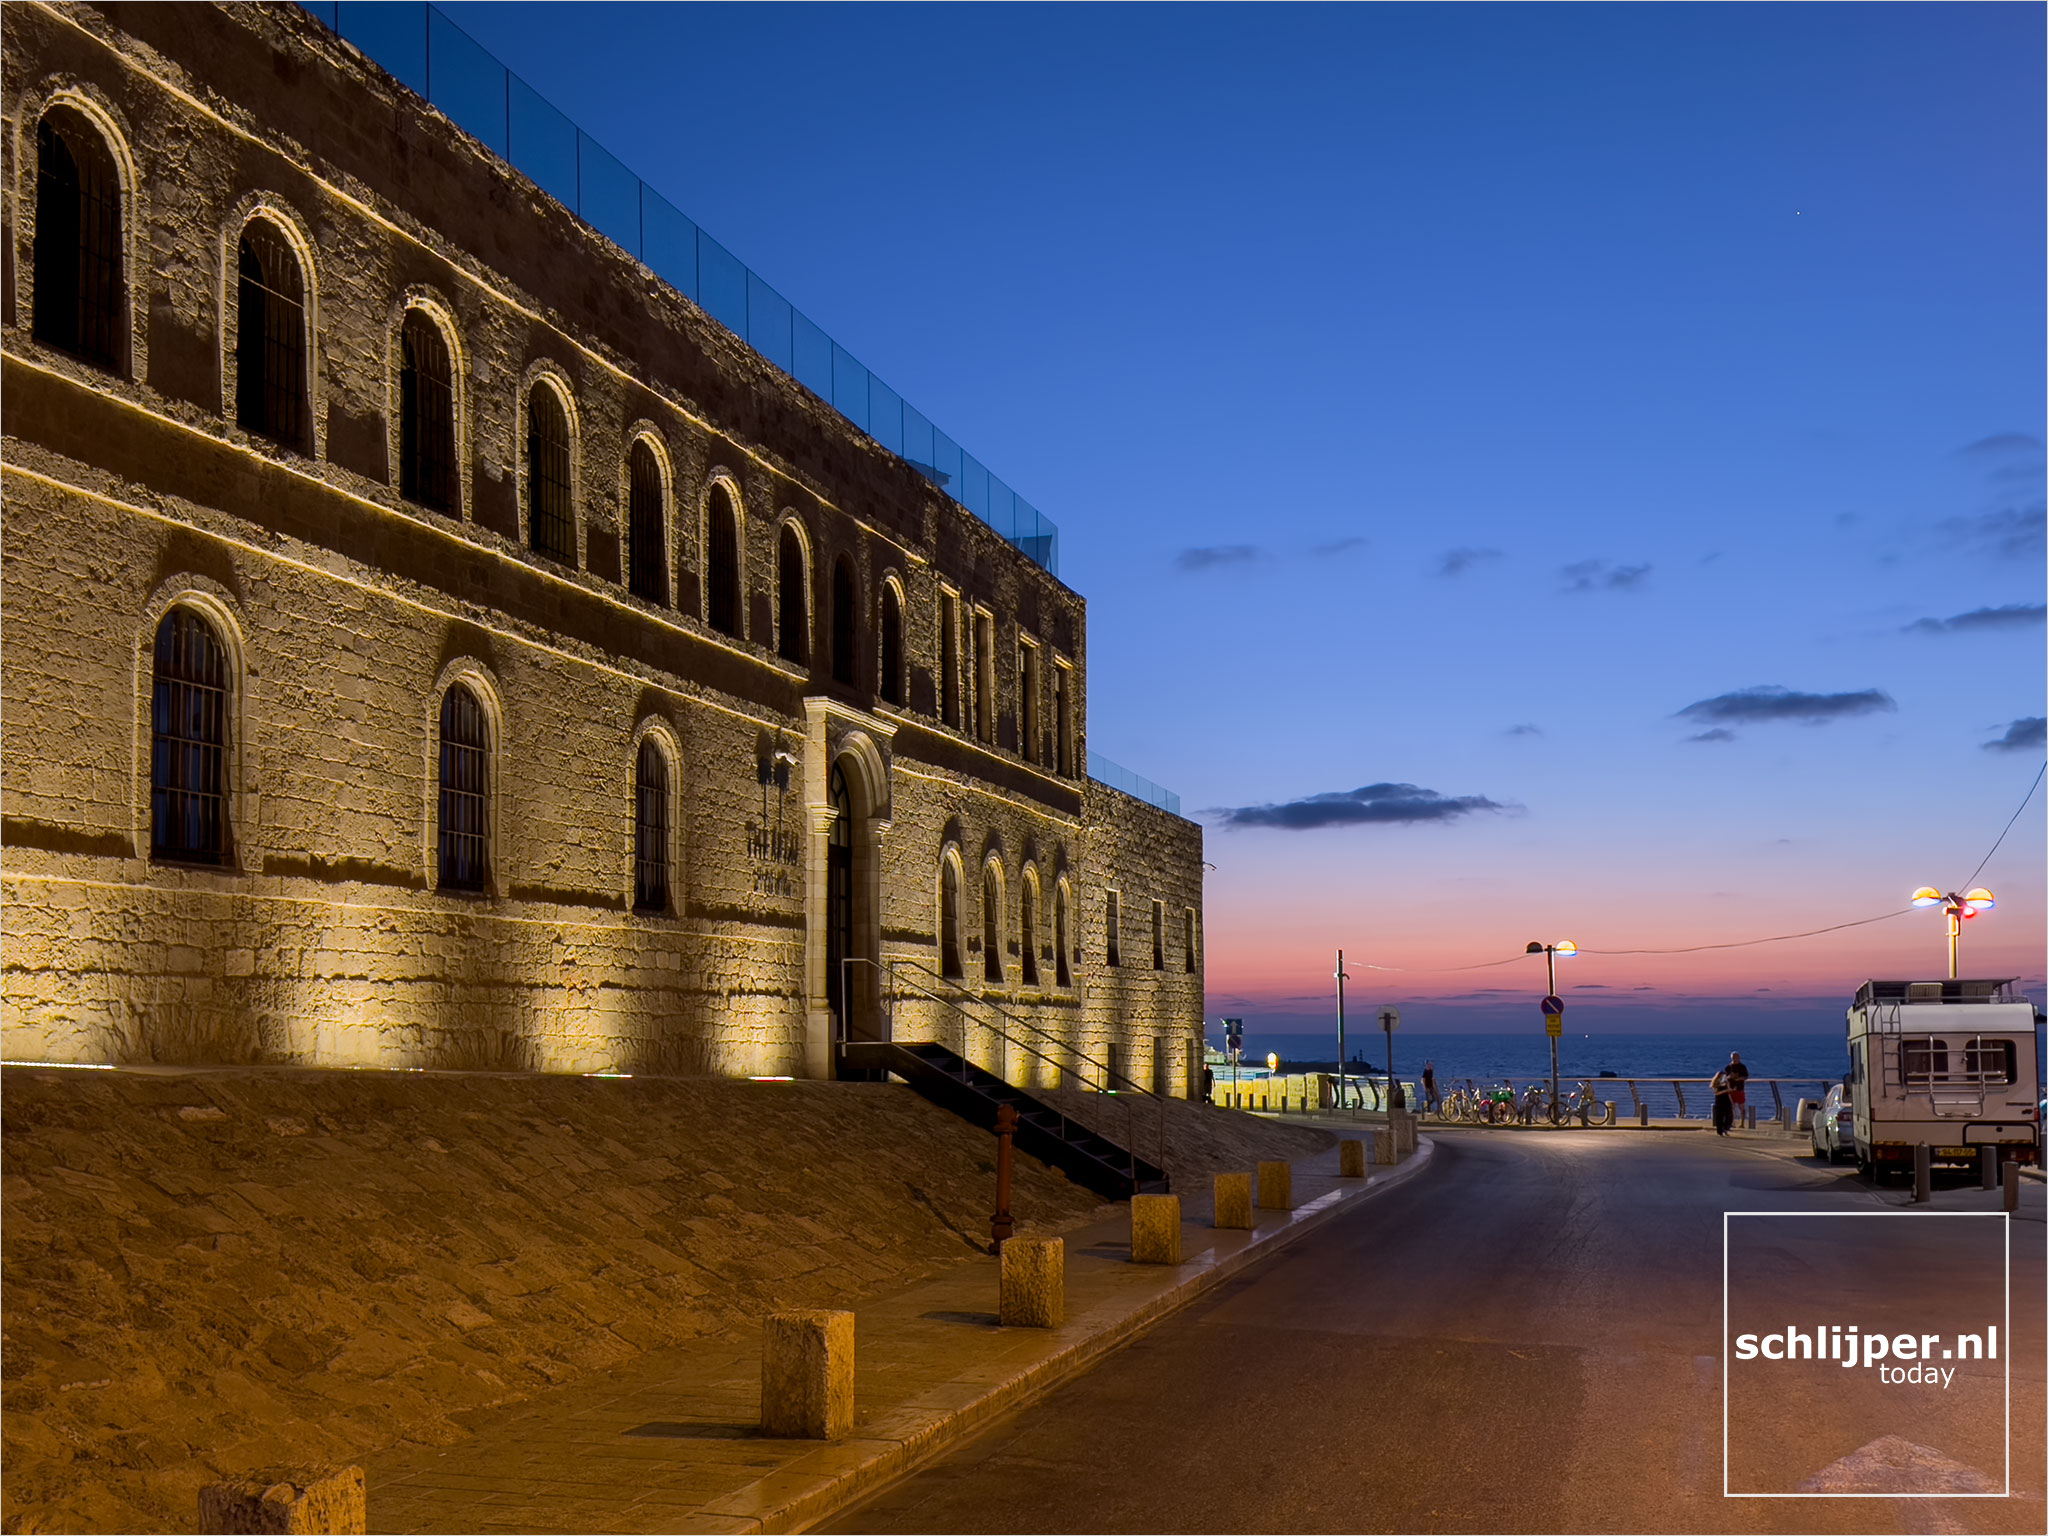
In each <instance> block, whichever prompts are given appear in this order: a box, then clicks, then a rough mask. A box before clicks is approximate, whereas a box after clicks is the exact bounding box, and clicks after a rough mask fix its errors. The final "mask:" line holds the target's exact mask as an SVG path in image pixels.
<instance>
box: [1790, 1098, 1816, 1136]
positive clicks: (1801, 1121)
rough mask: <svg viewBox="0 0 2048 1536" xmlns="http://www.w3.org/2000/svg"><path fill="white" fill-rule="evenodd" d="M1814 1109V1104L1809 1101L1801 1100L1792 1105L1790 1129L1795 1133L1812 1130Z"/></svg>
mask: <svg viewBox="0 0 2048 1536" xmlns="http://www.w3.org/2000/svg"><path fill="white" fill-rule="evenodd" d="M1814 1108H1815V1106H1814V1102H1813V1100H1811V1099H1801V1100H1800V1101H1799V1102H1798V1103H1797V1104H1796V1105H1794V1106H1793V1108H1792V1128H1793V1129H1794V1130H1796V1131H1810V1130H1812V1129H1813V1111H1814Z"/></svg>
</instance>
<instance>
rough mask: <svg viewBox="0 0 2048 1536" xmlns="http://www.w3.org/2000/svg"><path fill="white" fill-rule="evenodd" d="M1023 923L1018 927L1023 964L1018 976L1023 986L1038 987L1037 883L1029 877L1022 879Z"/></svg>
mask: <svg viewBox="0 0 2048 1536" xmlns="http://www.w3.org/2000/svg"><path fill="white" fill-rule="evenodd" d="M1022 917H1023V921H1022V922H1021V924H1020V925H1019V927H1018V932H1017V937H1018V939H1019V940H1020V941H1021V943H1022V951H1021V958H1022V961H1023V964H1022V965H1021V966H1020V967H1019V968H1018V974H1019V976H1020V977H1021V978H1022V980H1023V982H1024V985H1025V986H1027V987H1035V986H1037V985H1038V882H1037V881H1036V880H1033V879H1032V878H1031V877H1030V876H1028V875H1027V876H1025V878H1024V903H1023V910H1022Z"/></svg>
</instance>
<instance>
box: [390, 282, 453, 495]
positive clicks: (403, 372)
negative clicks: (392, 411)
mask: <svg viewBox="0 0 2048 1536" xmlns="http://www.w3.org/2000/svg"><path fill="white" fill-rule="evenodd" d="M398 348H399V358H398V494H399V495H401V496H403V497H404V498H405V499H406V500H407V501H410V502H414V503H417V504H418V505H420V506H422V507H431V508H432V509H433V510H434V511H436V512H453V511H454V510H455V492H456V487H457V485H458V484H460V482H459V481H458V479H457V478H456V473H455V373H454V370H453V368H451V367H450V365H449V361H448V338H447V337H445V336H443V335H442V334H441V327H440V326H438V325H436V324H435V323H434V321H433V318H432V317H431V316H430V315H428V314H427V312H426V311H425V310H422V309H408V310H407V311H406V312H405V323H404V324H403V325H402V326H400V327H399V331H398Z"/></svg>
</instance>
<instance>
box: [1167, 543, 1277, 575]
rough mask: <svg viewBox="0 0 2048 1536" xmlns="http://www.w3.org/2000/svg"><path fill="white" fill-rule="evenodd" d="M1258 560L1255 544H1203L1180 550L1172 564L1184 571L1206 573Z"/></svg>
mask: <svg viewBox="0 0 2048 1536" xmlns="http://www.w3.org/2000/svg"><path fill="white" fill-rule="evenodd" d="M1258 558H1259V547H1258V545H1256V544H1203V545H1199V546H1197V547H1195V548H1193V549H1184V550H1182V551H1181V552H1180V553H1179V554H1178V555H1176V556H1175V557H1174V562H1173V563H1174V564H1175V565H1177V566H1179V567H1180V568H1181V569H1182V570H1184V571H1206V570H1210V569H1212V568H1213V567H1215V566H1219V565H1249V564H1250V563H1251V562H1252V561H1254V560H1256V559H1258Z"/></svg>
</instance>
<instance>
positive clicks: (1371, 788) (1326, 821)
mask: <svg viewBox="0 0 2048 1536" xmlns="http://www.w3.org/2000/svg"><path fill="white" fill-rule="evenodd" d="M1508 809H1509V807H1508V806H1505V805H1502V804H1501V803H1500V802H1498V801H1495V800H1489V799H1487V798H1486V796H1484V795H1440V794H1438V793H1437V792H1436V791H1435V790H1433V789H1422V788H1420V787H1418V786H1417V785H1414V784H1367V785H1365V786H1364V787H1362V788H1360V789H1340V790H1333V791H1330V792H1329V793H1327V794H1321V795H1310V796H1308V797H1307V798H1305V799H1301V800H1287V801H1283V802H1281V803H1280V804H1278V805H1240V806H1236V807H1226V808H1225V809H1224V811H1223V824H1224V825H1225V826H1226V827H1277V828H1279V829H1280V830H1281V831H1284V832H1312V831H1315V830H1317V829H1319V828H1322V827H1360V826H1382V825H1394V824H1406V823H1412V822H1419V821H1455V820H1457V818H1459V817H1460V816H1470V815H1472V814H1474V813H1475V812H1478V811H1505V810H1508Z"/></svg>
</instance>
